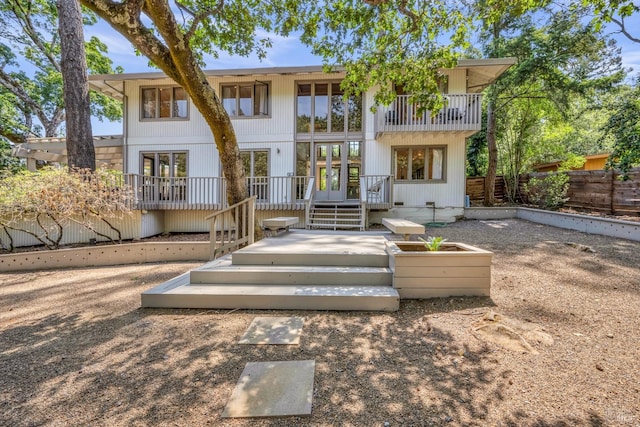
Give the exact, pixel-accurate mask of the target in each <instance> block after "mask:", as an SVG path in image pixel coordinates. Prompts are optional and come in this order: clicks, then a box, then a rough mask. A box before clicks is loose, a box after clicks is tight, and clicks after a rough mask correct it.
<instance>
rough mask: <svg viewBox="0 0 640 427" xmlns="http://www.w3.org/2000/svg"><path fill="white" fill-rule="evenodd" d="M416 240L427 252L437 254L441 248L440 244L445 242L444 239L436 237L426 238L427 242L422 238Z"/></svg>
mask: <svg viewBox="0 0 640 427" xmlns="http://www.w3.org/2000/svg"><path fill="white" fill-rule="evenodd" d="M418 239H419V240H420V241H421V242H422V243H424V247H425V248H427V250H428V251H429V252H437V251H439V250H440V248H441V247H442V244H443V243H444V242H446V241H447V239H445V238H444V237H441V236H438V237H433V236H429V237H427V240H424V239H423V238H422V237H418Z"/></svg>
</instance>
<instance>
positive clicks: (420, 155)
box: [393, 146, 445, 181]
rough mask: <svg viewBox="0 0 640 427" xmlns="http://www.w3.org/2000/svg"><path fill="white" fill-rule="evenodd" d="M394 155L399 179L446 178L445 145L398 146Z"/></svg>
mask: <svg viewBox="0 0 640 427" xmlns="http://www.w3.org/2000/svg"><path fill="white" fill-rule="evenodd" d="M393 157H394V168H395V171H394V173H395V178H396V180H398V181H443V180H444V179H445V174H444V171H445V167H444V165H445V147H417V146H416V147H397V148H394V156H393Z"/></svg>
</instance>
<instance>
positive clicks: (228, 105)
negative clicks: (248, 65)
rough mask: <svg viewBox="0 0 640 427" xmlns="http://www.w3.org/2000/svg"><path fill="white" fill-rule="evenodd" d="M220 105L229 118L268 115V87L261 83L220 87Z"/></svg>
mask: <svg viewBox="0 0 640 427" xmlns="http://www.w3.org/2000/svg"><path fill="white" fill-rule="evenodd" d="M221 92H222V105H224V108H225V110H227V113H228V114H229V115H230V116H231V117H243V116H247V117H256V116H257V117H260V116H263V117H264V116H268V115H269V85H268V84H267V83H262V82H254V83H238V84H225V85H222V91H221Z"/></svg>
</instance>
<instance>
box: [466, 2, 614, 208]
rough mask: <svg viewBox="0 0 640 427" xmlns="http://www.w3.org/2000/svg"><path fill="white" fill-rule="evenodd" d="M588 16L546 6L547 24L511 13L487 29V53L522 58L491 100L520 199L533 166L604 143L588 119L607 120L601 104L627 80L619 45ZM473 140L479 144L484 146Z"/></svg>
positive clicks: (510, 181)
mask: <svg viewBox="0 0 640 427" xmlns="http://www.w3.org/2000/svg"><path fill="white" fill-rule="evenodd" d="M584 14H585V11H584V10H583V9H574V10H570V11H568V10H554V9H548V10H547V9H543V10H539V11H538V16H537V18H539V17H540V16H544V18H545V19H546V21H544V23H543V24H542V25H540V24H538V22H539V21H537V20H534V17H533V15H531V14H524V15H509V14H506V15H504V16H503V18H502V19H501V20H499V21H496V22H494V23H493V25H487V26H486V28H485V31H484V32H483V41H484V45H485V53H487V54H490V55H492V56H515V57H516V58H518V63H517V64H516V65H515V66H513V67H511V68H510V69H509V70H507V71H506V72H505V73H504V74H503V75H502V77H500V78H499V79H498V81H497V82H496V83H495V84H494V85H493V86H492V87H491V88H490V89H489V90H488V91H487V97H486V98H487V100H488V103H493V106H494V107H495V108H494V111H496V127H495V135H496V146H497V151H496V157H497V168H496V169H497V172H498V173H500V174H502V175H503V176H504V177H505V182H506V184H507V195H508V196H509V197H510V198H511V199H512V200H515V199H516V198H517V191H518V182H519V179H520V176H521V175H522V174H523V173H526V172H527V171H528V170H530V168H531V166H532V165H533V164H535V163H538V162H544V161H551V160H555V159H557V158H563V157H566V156H567V153H568V152H570V151H572V149H571V148H570V147H571V144H576V145H578V144H579V145H580V146H581V147H584V148H583V150H584V151H595V152H600V151H601V150H599V149H598V148H597V147H603V148H604V144H598V143H596V142H594V141H597V140H598V138H597V137H595V138H594V136H593V134H592V133H591V132H592V130H593V129H594V126H593V125H592V124H591V123H593V122H591V121H587V120H585V118H587V117H594V116H595V119H596V122H597V120H602V119H601V117H602V116H601V115H598V113H597V112H596V111H597V110H596V107H595V106H596V105H597V104H598V102H602V101H603V100H606V98H607V93H608V92H609V91H611V90H612V88H614V87H615V85H616V84H618V83H619V82H620V81H621V80H622V79H623V78H624V70H623V69H622V68H621V59H620V51H619V49H618V48H617V47H616V46H615V43H614V42H613V41H612V40H610V39H608V38H607V37H606V36H605V35H604V34H603V33H601V32H600V31H599V30H597V29H596V28H594V27H593V26H592V25H588V24H586V25H585V23H584V22H585V20H584ZM596 128H597V126H596ZM583 129H584V130H583ZM578 130H579V131H581V132H583V133H582V134H581V135H582V140H580V141H578V140H577V139H578V138H577V137H576V136H577V135H576V133H577V131H578ZM485 132H486V133H481V134H479V135H478V136H477V137H476V138H484V137H485V135H486V134H488V130H487V131H485ZM473 142H474V145H473V146H471V147H472V148H475V147H482V146H483V145H484V144H482V143H481V142H480V141H478V140H477V139H476V140H474V141H473ZM473 154H474V155H475V156H476V157H477V158H480V159H482V156H481V155H479V154H478V153H473ZM584 154H593V153H584Z"/></svg>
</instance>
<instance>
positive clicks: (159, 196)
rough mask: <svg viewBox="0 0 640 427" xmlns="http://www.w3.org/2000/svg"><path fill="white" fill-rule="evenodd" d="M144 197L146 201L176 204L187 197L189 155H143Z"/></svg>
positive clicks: (182, 153)
mask: <svg viewBox="0 0 640 427" xmlns="http://www.w3.org/2000/svg"><path fill="white" fill-rule="evenodd" d="M140 156H141V157H142V175H143V176H144V177H143V179H142V197H143V199H144V200H145V201H153V200H155V201H162V202H172V201H173V202H176V201H184V200H186V197H187V180H186V179H185V178H186V177H187V153H186V152H161V153H141V154H140Z"/></svg>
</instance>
